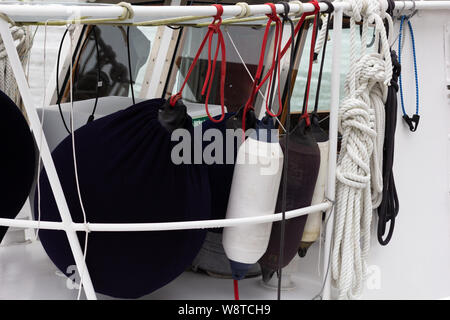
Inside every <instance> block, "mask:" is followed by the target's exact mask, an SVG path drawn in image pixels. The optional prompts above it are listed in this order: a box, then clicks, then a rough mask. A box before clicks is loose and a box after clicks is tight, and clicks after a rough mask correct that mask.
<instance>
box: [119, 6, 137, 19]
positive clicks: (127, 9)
mask: <svg viewBox="0 0 450 320" xmlns="http://www.w3.org/2000/svg"><path fill="white" fill-rule="evenodd" d="M117 5H118V6H119V7H122V8H123V9H124V10H123V13H122V15H121V16H120V17H119V18H118V19H119V20H129V19H133V18H134V10H133V6H132V5H131V4H130V3H129V2H119V3H118V4H117Z"/></svg>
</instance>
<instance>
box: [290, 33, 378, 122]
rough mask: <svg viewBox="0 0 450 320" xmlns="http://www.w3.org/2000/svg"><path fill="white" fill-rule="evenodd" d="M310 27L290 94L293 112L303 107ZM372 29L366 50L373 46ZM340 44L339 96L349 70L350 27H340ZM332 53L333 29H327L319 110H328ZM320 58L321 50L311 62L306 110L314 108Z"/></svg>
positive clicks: (371, 48) (343, 91) (342, 91)
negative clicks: (327, 36) (313, 61)
mask: <svg viewBox="0 0 450 320" xmlns="http://www.w3.org/2000/svg"><path fill="white" fill-rule="evenodd" d="M311 35H312V28H309V30H308V35H307V38H306V42H305V48H304V49H303V53H302V58H301V60H300V67H299V72H298V75H297V78H296V81H295V87H294V91H293V94H292V100H291V101H292V103H291V108H292V111H293V112H301V110H302V107H303V99H304V93H305V86H306V78H307V75H308V65H309V48H310V43H311ZM371 35H372V29H370V30H369V39H368V41H369V43H368V45H371V46H370V48H369V49H368V50H373V48H374V46H373V43H371V42H372V41H371V40H372V37H371ZM341 38H342V45H341V65H340V72H341V74H340V78H341V81H340V98H341V99H342V98H344V96H345V79H346V76H347V71H348V70H349V67H350V66H349V63H350V29H348V28H344V29H342V37H341ZM332 54H333V29H330V30H329V41H328V43H327V50H326V55H325V63H324V67H323V72H322V82H321V88H320V95H319V105H318V109H319V112H322V113H323V112H326V113H328V112H329V111H330V99H331V61H332ZM321 59H322V52H321V53H320V54H319V57H318V59H317V62H316V63H314V64H313V70H312V76H311V87H310V93H309V99H308V111H312V110H313V108H314V102H315V98H316V92H317V82H318V77H319V70H320V62H321Z"/></svg>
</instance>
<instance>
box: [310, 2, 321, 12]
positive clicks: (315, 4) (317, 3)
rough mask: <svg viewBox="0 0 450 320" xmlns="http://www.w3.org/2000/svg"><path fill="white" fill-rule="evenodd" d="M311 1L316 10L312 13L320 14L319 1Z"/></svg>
mask: <svg viewBox="0 0 450 320" xmlns="http://www.w3.org/2000/svg"><path fill="white" fill-rule="evenodd" d="M309 3H311V4H312V5H313V6H314V11H313V12H312V13H311V14H318V13H319V12H320V5H319V1H317V0H312V1H310V2H309Z"/></svg>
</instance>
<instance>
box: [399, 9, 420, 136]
mask: <svg viewBox="0 0 450 320" xmlns="http://www.w3.org/2000/svg"><path fill="white" fill-rule="evenodd" d="M405 20H406V21H407V22H408V27H409V33H410V34H411V42H412V51H413V58H414V77H415V82H416V114H415V115H413V117H412V118H410V117H409V116H408V114H407V113H406V110H405V102H404V99H403V85H402V74H401V73H400V77H399V87H400V102H401V106H402V111H403V118H404V119H405V121H406V122H407V123H408V125H409V126H410V129H411V131H416V129H417V125H418V122H419V80H418V75H417V62H416V44H415V41H414V32H413V28H412V25H411V22H410V21H409V19H408V18H407V17H406V16H402V17H401V20H400V30H399V37H398V62H399V63H400V64H401V63H402V33H403V23H404V21H405ZM413 122H414V123H415V126H414V125H413V124H412V123H413Z"/></svg>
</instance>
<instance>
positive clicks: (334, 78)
mask: <svg viewBox="0 0 450 320" xmlns="http://www.w3.org/2000/svg"><path fill="white" fill-rule="evenodd" d="M341 35H342V8H339V7H338V8H335V11H334V18H333V56H332V65H331V108H330V126H329V135H330V150H329V155H328V182H327V193H326V195H327V198H328V199H329V200H330V201H331V202H333V203H334V201H335V187H336V155H337V138H338V111H339V91H340V76H341V73H340V69H341V68H340V66H341ZM333 209H334V206H332V207H331V208H330V209H328V210H327V212H326V217H325V221H327V224H326V229H325V245H324V259H323V277H324V278H323V281H324V283H325V286H324V290H323V299H326V300H329V299H330V298H331V266H330V264H331V262H330V255H331V249H332V237H333V225H334V213H333Z"/></svg>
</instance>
